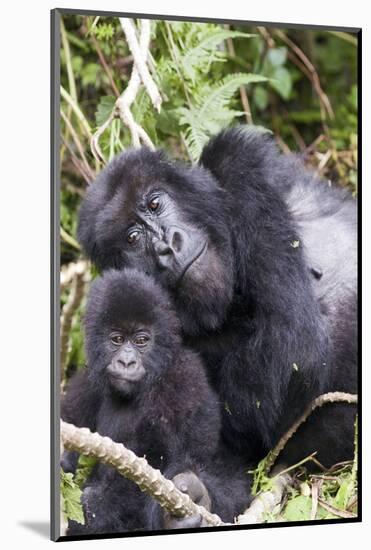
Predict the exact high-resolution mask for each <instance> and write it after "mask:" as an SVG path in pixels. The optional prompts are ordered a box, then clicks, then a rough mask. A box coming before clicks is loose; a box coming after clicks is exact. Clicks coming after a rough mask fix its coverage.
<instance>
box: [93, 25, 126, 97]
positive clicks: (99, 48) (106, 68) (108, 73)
mask: <svg viewBox="0 0 371 550" xmlns="http://www.w3.org/2000/svg"><path fill="white" fill-rule="evenodd" d="M91 41H92V42H93V45H94V47H95V49H96V50H97V54H98V57H99V61H100V62H101V65H102V67H103V69H104V70H105V72H106V75H107V76H108V80H109V82H110V85H111V88H112V90H113V92H114V94H115V96H116V97H119V96H120V92H119V89H118V88H117V86H116V84H115V81H114V80H113V76H112V73H111V70H110V68H109V66H108V64H107V61H106V58H105V57H104V55H103V52H102V50H101V47H100V46H99V42H98V40H97V39H96V37H95V36H94V34H92V36H91Z"/></svg>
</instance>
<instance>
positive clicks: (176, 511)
mask: <svg viewBox="0 0 371 550" xmlns="http://www.w3.org/2000/svg"><path fill="white" fill-rule="evenodd" d="M61 437H62V441H63V444H64V447H65V448H66V449H67V450H70V451H77V452H79V453H82V454H84V455H88V456H92V457H95V458H97V459H98V460H99V461H100V462H103V463H104V464H107V465H109V466H113V467H114V468H115V469H116V470H117V471H118V472H119V473H120V474H121V475H123V476H124V477H126V478H127V479H130V480H131V481H133V482H134V483H136V484H137V485H138V487H139V488H140V489H141V490H142V491H143V492H145V493H147V494H148V495H150V496H151V497H152V498H154V499H156V500H157V501H158V502H159V503H160V505H161V506H162V507H163V508H165V509H166V510H167V511H168V512H169V513H170V514H172V515H174V516H177V517H186V516H191V515H194V514H200V515H201V516H202V518H203V519H204V520H205V521H206V523H207V524H208V525H213V526H216V525H223V522H222V520H221V519H220V518H219V516H217V515H216V514H211V513H210V512H209V511H208V510H206V508H204V507H203V506H198V505H197V504H195V503H194V502H193V501H192V500H191V499H190V498H189V496H188V495H187V494H185V493H182V492H181V491H179V490H178V489H177V488H176V487H175V485H174V483H173V482H172V481H170V480H169V479H166V478H165V477H164V476H163V475H162V474H161V472H160V471H159V470H155V469H154V468H152V467H151V466H150V465H149V464H148V462H147V460H146V459H145V458H139V457H138V456H136V455H135V454H134V453H133V452H132V451H130V450H129V449H127V448H126V447H125V446H124V445H122V444H121V443H115V442H114V441H112V439H110V438H109V437H102V436H101V435H99V434H98V433H91V431H90V430H89V429H88V428H77V427H76V426H73V425H72V424H67V423H66V422H63V421H61Z"/></svg>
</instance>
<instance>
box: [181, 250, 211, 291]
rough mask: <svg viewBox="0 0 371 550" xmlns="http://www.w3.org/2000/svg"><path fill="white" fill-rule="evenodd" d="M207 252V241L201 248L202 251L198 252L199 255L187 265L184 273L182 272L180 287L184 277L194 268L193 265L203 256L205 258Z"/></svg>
mask: <svg viewBox="0 0 371 550" xmlns="http://www.w3.org/2000/svg"><path fill="white" fill-rule="evenodd" d="M206 250H207V241H205V243H204V244H203V245H202V246H201V248H200V250H199V251H198V252H197V254H196V255H195V256H194V257H193V258H192V260H190V261H189V262H188V263H187V264H186V265H185V267H184V268H183V271H182V272H181V274H180V277H179V279H178V285H179V284H180V283H181V282H182V280H183V278H184V275H185V274H186V273H187V271H188V270H189V268H190V267H192V265H193V264H194V263H195V262H197V260H198V259H199V258H201V256H203V255H204V254H205V252H206Z"/></svg>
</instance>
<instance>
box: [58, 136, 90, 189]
mask: <svg viewBox="0 0 371 550" xmlns="http://www.w3.org/2000/svg"><path fill="white" fill-rule="evenodd" d="M61 140H62V142H63V145H64V146H65V148H66V149H67V150H68V152H69V154H70V155H71V162H72V163H73V165H74V166H75V168H76V169H77V171H78V172H80V174H81V176H82V177H83V179H84V180H85V181H86V183H87V184H90V182H91V181H92V180H91V175H90V170H89V173H88V172H87V171H86V168H85V164H84V163H83V162H82V160H80V159H79V158H77V156H76V155H75V152H74V150H73V149H72V147H71V145H70V144H69V143H68V141H66V139H65V137H64V136H63V135H61ZM63 183H64V182H63Z"/></svg>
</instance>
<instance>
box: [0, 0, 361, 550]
mask: <svg viewBox="0 0 371 550" xmlns="http://www.w3.org/2000/svg"><path fill="white" fill-rule="evenodd" d="M367 5H368V2H366V1H364V0H362V1H361V0H352V1H346V2H339V1H337V2H325V1H323V0H320V1H319V0H311V1H309V2H298V1H291V2H290V1H287V0H275V1H274V0H261V1H260V2H247V1H243V0H242V1H241V0H228V2H226V3H225V2H219V3H216V1H215V0H214V1H213V2H211V1H207V0H205V1H204V2H200V1H199V0H187V1H186V2H176V3H175V2H174V1H170V0H169V1H166V0H156V1H155V2H150V0H147V1H145V0H127V1H126V2H124V1H121V2H120V1H118V0H105V1H104V2H103V0H88V1H87V0H80V1H79V2H77V3H73V2H72V0H71V1H69V2H63V1H60V2H59V3H58V4H55V3H54V2H52V1H47V0H38V1H37V2H26V1H24V0H22V1H19V0H18V1H14V2H11V1H10V0H6V1H5V2H4V3H2V7H1V20H0V39H1V49H0V53H1V63H0V77H1V84H0V94H1V101H0V140H1V147H0V151H1V171H0V201H1V202H0V208H1V211H0V236H1V240H0V242H1V246H0V250H1V260H2V261H1V269H0V274H1V275H0V276H1V283H0V292H1V300H0V313H1V320H2V323H1V329H2V338H1V355H0V361H1V367H0V368H1V375H0V387H1V390H0V391H1V394H0V406H1V409H2V410H1V414H0V419H1V426H0V429H1V431H0V441H1V446H0V449H1V450H0V459H1V469H0V472H1V478H0V506H1V511H0V530H1V533H0V544H1V545H2V547H3V548H7V549H8V548H27V549H33V548H37V549H38V548H44V547H45V546H49V547H50V546H51V545H52V544H54V543H52V542H50V541H49V540H48V521H49V379H50V375H49V369H50V359H49V269H50V256H49V187H50V176H49V174H50V170H49V158H50V155H49V142H50V140H49V124H50V115H49V90H50V85H49V56H50V39H49V35H50V24H49V17H50V15H49V10H50V9H52V8H54V7H69V8H82V9H83V8H85V9H97V10H98V9H104V10H116V11H120V10H121V11H128V12H130V11H133V12H137V13H138V12H143V13H151V12H152V13H158V14H174V15H175V14H178V15H188V16H192V15H193V16H205V17H206V16H212V17H220V18H223V17H225V18H227V17H228V18H236V19H237V18H240V19H245V20H258V21H259V20H260V21H264V20H265V21H274V22H294V23H305V24H311V23H312V24H322V25H337V26H354V27H360V26H362V27H363V28H364V36H363V39H364V48H363V51H364V58H365V60H364V68H363V81H364V91H363V98H364V101H363V109H364V113H363V127H364V133H363V136H364V146H363V151H364V155H363V156H364V170H363V182H364V183H363V217H364V228H363V235H364V241H365V248H366V246H367V244H368V242H369V235H370V231H371V227H370V185H369V182H370V162H369V159H370V156H371V150H370V139H369V138H370V98H371V90H370V60H369V52H370V51H371V44H370V32H369V24H370V17H369V16H368V15H367V13H366V10H367ZM367 59H368V61H367ZM366 63H367V65H368V67H366ZM4 118H5V124H4ZM369 260H370V257H369V254H366V250H365V251H364V260H363V263H364V276H363V278H364V280H365V281H366V284H365V288H364V299H363V302H364V305H363V308H364V312H365V314H364V316H365V317H366V319H365V320H364V327H365V328H364V333H365V340H366V341H365V348H366V353H365V354H364V358H363V369H364V377H363V391H364V401H365V411H364V416H363V424H364V430H363V436H364V437H363V456H364V469H363V485H364V510H363V517H364V518H365V519H364V523H363V524H353V525H351V524H348V525H331V526H329V525H323V526H320V527H304V528H298V527H295V528H294V527H291V528H289V529H288V528H280V529H269V530H268V529H267V530H257V531H239V532H236V533H230V532H224V533H209V534H202V535H200V534H192V535H182V536H177V537H176V538H174V537H169V536H167V537H146V538H138V539H116V540H105V541H88V542H86V541H85V542H83V541H79V542H70V543H68V544H69V547H73V548H75V547H76V546H79V547H80V546H81V547H83V546H84V545H85V547H89V548H98V547H100V548H102V547H110V548H118V547H123V546H125V547H126V548H130V549H133V550H134V549H147V548H151V550H156V549H157V548H161V549H164V550H167V549H170V548H173V546H174V545H176V547H177V548H179V549H183V548H186V545H189V544H191V545H192V546H193V547H194V548H198V547H200V548H201V547H204V546H206V545H213V546H217V547H221V548H222V547H232V546H233V548H246V547H247V546H249V547H250V548H251V547H253V546H254V547H257V548H266V547H268V548H274V549H275V548H285V549H287V550H289V549H291V548H295V549H296V548H300V549H303V550H305V549H307V548H308V549H309V548H310V549H313V548H314V547H318V548H321V549H322V548H333V547H336V549H342V548H344V549H345V548H346V549H348V548H352V547H353V546H357V547H360V548H363V547H364V545H365V542H364V541H362V540H361V539H365V540H367V538H366V537H367V535H368V538H371V529H370V502H371V499H370V493H371V483H370V473H369V472H370V470H369V469H370V440H369V437H367V435H368V434H367V432H368V433H369V432H370V424H369V420H370V414H369V413H370V406H369V402H370V400H371V399H370V398H369V397H368V391H369V388H370V387H371V386H370V375H369V372H370V370H369V365H368V360H369V358H370V353H369V349H370V348H369V342H367V333H366V331H369V330H370V329H369V327H370V290H369V283H368V285H367V281H370V280H371V278H370V272H369V271H370V270H369V264H370V262H369ZM4 333H5V334H4ZM367 348H368V349H367ZM367 492H368V495H367Z"/></svg>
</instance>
